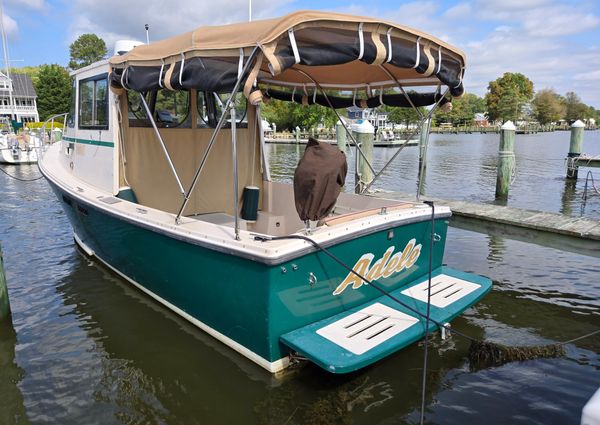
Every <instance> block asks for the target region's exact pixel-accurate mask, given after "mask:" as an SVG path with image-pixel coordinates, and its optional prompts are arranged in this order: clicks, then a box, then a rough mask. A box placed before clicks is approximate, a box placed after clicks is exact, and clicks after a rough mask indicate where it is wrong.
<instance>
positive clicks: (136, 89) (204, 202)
mask: <svg viewBox="0 0 600 425" xmlns="http://www.w3.org/2000/svg"><path fill="white" fill-rule="evenodd" d="M115 50H116V51H117V52H125V53H124V54H122V55H116V56H113V57H112V58H110V59H109V60H108V61H102V62H98V63H95V64H93V65H90V66H88V67H86V68H82V69H79V70H77V71H74V72H73V78H74V84H75V89H76V96H75V99H76V102H75V104H74V105H73V108H74V110H75V111H76V113H75V114H74V117H72V119H70V120H69V121H68V123H69V124H68V125H67V127H66V129H65V133H64V136H63V139H62V141H60V142H57V143H53V144H51V145H49V146H46V147H45V151H44V154H43V156H42V158H41V159H40V161H39V167H40V170H41V172H42V173H43V174H44V176H45V177H46V178H47V180H48V182H49V183H50V186H51V187H52V189H53V190H54V191H55V193H56V195H57V198H58V200H59V202H60V203H61V204H62V206H63V208H64V210H65V212H66V214H67V216H68V218H69V220H70V222H71V224H72V226H73V233H74V239H75V241H76V243H77V244H78V245H79V246H80V247H81V248H82V249H83V250H84V251H85V252H86V253H87V254H88V255H91V256H94V257H95V258H97V259H98V260H99V261H101V262H103V263H104V264H106V266H107V267H109V268H110V269H111V270H113V271H114V272H115V273H117V274H119V275H120V276H122V277H123V278H124V279H126V280H127V281H129V282H130V283H131V284H133V285H134V286H135V287H137V288H139V289H140V290H141V291H143V292H145V293H146V294H148V295H149V296H150V297H152V298H154V299H155V300H156V301H158V302H160V303H162V304H163V305H164V306H166V307H168V308H169V309H171V310H173V311H174V312H176V313H177V314H179V315H181V316H182V317H184V318H185V319H187V320H189V321H190V322H191V323H193V324H195V325H196V326H197V327H198V328H200V329H202V330H204V331H205V332H207V333H209V334H210V335H212V336H213V337H215V338H216V339H218V340H219V341H221V342H223V343H224V344H226V345H227V346H229V347H231V348H232V349H233V350H235V351H237V352H238V353H240V354H242V355H243V356H246V357H247V358H248V359H250V360H252V361H254V362H256V363H257V364H259V365H261V366H262V367H264V368H265V369H267V370H269V371H271V372H277V371H280V370H282V369H284V368H285V367H286V366H288V365H289V364H290V362H291V361H292V360H293V359H294V358H297V356H296V353H300V354H301V355H302V356H303V357H306V358H308V359H309V360H310V361H313V362H314V363H316V364H317V365H319V366H321V367H322V368H324V369H325V370H328V371H330V372H335V373H346V372H350V371H353V370H357V369H359V368H362V367H364V366H367V365H369V364H371V363H373V362H375V361H377V360H379V359H381V358H383V357H385V356H388V355H390V354H392V353H394V352H396V351H397V350H400V349H402V348H403V347H406V346H407V345H409V344H411V343H413V342H415V341H417V340H419V339H420V338H422V337H423V336H424V335H426V334H427V333H429V332H431V331H433V330H435V329H438V328H439V327H440V326H442V324H443V323H446V322H448V321H450V320H451V319H453V318H454V317H456V316H457V315H459V314H460V313H461V312H462V311H464V310H465V309H466V308H468V307H469V306H471V305H473V304H474V303H475V302H477V301H478V300H479V299H480V298H481V297H483V296H484V295H485V294H486V293H487V291H489V289H490V288H491V282H490V280H489V279H487V278H484V277H481V276H475V275H472V274H468V273H464V272H461V271H457V270H452V269H450V268H447V267H444V266H443V265H442V259H443V253H444V245H445V238H446V229H447V226H448V218H449V216H450V210H449V209H448V208H447V207H442V206H432V205H430V204H423V203H420V202H399V201H395V200H387V199H378V198H373V197H370V196H366V195H363V194H352V193H345V192H341V190H342V186H343V185H344V182H345V175H346V171H347V164H346V159H345V155H344V154H343V153H342V152H340V151H339V150H338V149H337V148H336V147H335V146H332V145H329V144H325V143H319V142H317V141H311V142H310V143H309V144H308V145H307V147H306V151H305V154H304V157H303V158H302V160H301V161H300V164H299V165H298V168H297V169H296V176H295V178H294V184H293V185H292V184H284V183H277V182H274V181H272V180H271V177H270V174H269V165H268V158H267V155H266V152H265V151H266V149H265V142H264V134H263V131H262V129H261V123H262V120H261V115H260V104H261V101H262V100H263V99H264V98H266V97H271V98H278V99H281V100H288V101H296V102H298V103H302V104H311V103H319V104H321V105H323V104H325V105H330V106H331V107H337V108H340V107H345V105H348V104H352V103H353V102H356V101H358V99H356V98H355V99H352V98H349V99H347V98H344V97H343V96H341V95H340V96H334V95H332V94H331V90H342V91H343V90H356V91H366V89H367V88H369V89H370V90H372V89H374V88H376V89H378V90H380V93H378V94H374V95H373V96H372V97H370V98H368V99H365V100H364V101H365V103H367V102H369V104H375V103H377V102H379V101H381V102H382V103H384V102H385V104H387V105H396V106H407V105H408V104H411V105H413V106H417V107H418V106H425V105H431V106H432V110H431V113H432V112H433V109H435V107H436V106H437V105H439V104H441V103H445V102H448V101H449V96H450V95H461V94H462V92H463V90H464V89H463V87H462V75H463V70H464V64H465V58H464V55H463V53H462V52H461V51H460V50H458V49H456V48H454V47H452V46H450V45H448V44H447V43H445V42H443V41H441V40H438V39H436V38H434V37H431V36H429V35H427V34H424V33H421V32H418V31H414V30H412V29H409V28H406V27H403V26H400V25H397V24H394V23H390V22H385V21H380V20H376V19H371V18H364V17H356V16H350V15H342V14H335V13H324V12H297V13H293V14H290V15H287V16H284V17H281V18H277V19H270V20H265V21H254V22H250V23H242V24H234V25H226V26H221V27H216V26H213V27H200V28H198V29H197V30H194V31H192V32H189V33H186V34H183V35H180V36H177V37H174V38H171V39H167V40H163V41H159V42H156V43H153V44H150V45H138V46H136V47H134V48H132V49H131V50H130V51H128V52H126V51H127V50H128V49H127V48H125V47H124V46H122V45H121V46H119V47H118V48H116V49H115ZM440 84H441V85H443V86H444V87H448V89H447V94H446V93H439V92H438V91H437V88H438V86H439V85H440ZM404 86H407V87H415V86H421V87H432V89H431V92H429V93H420V94H410V95H408V94H406V92H405V91H403V92H404V94H402V93H400V92H396V93H394V94H389V93H386V94H383V90H384V89H388V88H393V87H402V88H404ZM346 130H347V129H346ZM348 137H349V139H350V140H351V142H349V145H351V146H354V147H353V148H354V149H357V156H359V155H361V150H360V146H359V145H358V144H357V143H356V142H355V140H354V138H353V136H352V134H351V132H348ZM362 156H363V157H364V155H362ZM371 166H372V165H371ZM384 169H385V168H384ZM384 169H382V170H381V171H380V172H379V173H377V174H376V176H375V179H376V178H377V177H379V176H380V175H381V173H382V172H383V171H384ZM374 182H375V180H373V181H372V182H371V183H370V184H369V186H370V185H371V184H373V183H374ZM369 186H367V187H366V188H365V190H367V189H368V187H369ZM432 288H435V289H432Z"/></svg>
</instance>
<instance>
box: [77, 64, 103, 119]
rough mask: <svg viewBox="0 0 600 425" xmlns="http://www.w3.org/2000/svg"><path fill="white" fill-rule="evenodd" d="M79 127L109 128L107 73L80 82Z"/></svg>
mask: <svg viewBox="0 0 600 425" xmlns="http://www.w3.org/2000/svg"><path fill="white" fill-rule="evenodd" d="M79 128H81V129H97V130H106V129H108V80H107V74H103V75H101V76H97V77H92V78H88V79H86V80H82V81H80V82H79Z"/></svg>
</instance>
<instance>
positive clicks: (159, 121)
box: [127, 90, 191, 128]
mask: <svg viewBox="0 0 600 425" xmlns="http://www.w3.org/2000/svg"><path fill="white" fill-rule="evenodd" d="M144 99H146V103H147V104H148V108H150V111H152V112H153V116H154V121H155V122H156V126H157V127H165V128H173V127H178V128H190V127H191V117H190V95H189V92H187V91H171V90H159V91H157V92H156V91H155V92H149V93H146V94H145V95H144ZM127 102H128V104H129V111H128V116H129V126H130V127H151V126H152V124H151V123H150V120H149V119H148V115H147V114H146V109H145V108H144V104H143V103H142V100H141V95H140V94H139V93H137V92H134V91H128V92H127Z"/></svg>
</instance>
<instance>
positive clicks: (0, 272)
mask: <svg viewBox="0 0 600 425" xmlns="http://www.w3.org/2000/svg"><path fill="white" fill-rule="evenodd" d="M9 317H10V304H9V302H8V290H7V288H6V276H5V275H4V260H3V258H2V247H0V322H3V321H4V320H6V319H8V318H9Z"/></svg>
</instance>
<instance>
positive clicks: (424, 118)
mask: <svg viewBox="0 0 600 425" xmlns="http://www.w3.org/2000/svg"><path fill="white" fill-rule="evenodd" d="M379 67H380V68H381V69H382V70H383V71H384V72H385V73H386V74H387V75H388V76H389V77H390V78H391V79H392V80H393V81H394V82H395V83H396V85H397V86H398V88H399V89H400V91H401V92H402V94H403V95H404V97H405V98H406V100H407V101H408V103H409V104H410V105H411V107H412V108H413V109H414V110H415V112H416V113H417V114H418V115H419V117H420V120H419V123H418V124H417V128H416V129H415V130H414V131H413V132H411V133H409V135H408V136H407V140H410V139H411V138H412V137H414V136H416V135H417V133H420V132H421V131H422V130H423V128H425V129H426V132H427V134H426V135H425V139H424V140H425V151H427V144H428V143H429V130H430V126H429V125H427V126H425V123H426V122H428V121H429V120H430V119H431V117H432V116H433V113H434V112H435V111H436V109H437V108H438V107H439V104H440V102H441V101H442V99H443V98H444V97H445V96H446V94H448V91H449V90H450V89H449V88H446V90H445V91H444V93H443V94H442V95H441V96H440V98H439V99H438V100H437V101H436V102H435V103H434V104H433V107H432V108H431V110H430V111H429V112H428V114H427V115H423V114H422V113H421V111H420V110H419V108H417V107H416V106H415V104H414V103H413V101H412V100H411V98H410V96H409V95H408V93H406V90H405V89H404V87H403V86H402V84H401V83H400V81H398V80H397V79H396V78H395V77H394V76H393V75H392V74H391V73H390V72H389V71H388V70H387V69H386V68H385V66H383V65H380V66H379ZM291 69H293V70H294V71H296V72H298V73H299V74H302V75H303V76H305V77H306V78H308V79H310V80H311V81H312V82H313V84H314V85H315V88H317V89H319V90H320V91H321V93H322V94H323V96H324V97H325V100H327V103H328V104H329V107H330V108H331V109H332V110H333V112H334V113H335V115H336V117H337V118H338V120H339V121H340V122H341V123H342V125H343V126H344V129H345V130H346V134H347V135H348V137H349V138H350V140H351V141H352V145H353V146H354V147H356V150H357V151H358V153H357V155H358V154H360V155H361V157H362V158H363V160H364V161H365V164H367V166H368V167H369V168H370V169H371V171H372V172H373V174H374V176H373V179H372V180H371V181H370V182H369V183H367V184H366V186H365V187H364V188H363V189H362V191H361V194H362V193H365V192H367V191H368V190H369V189H370V188H371V186H372V185H373V183H375V181H376V180H377V179H378V178H379V177H380V176H381V175H382V174H383V173H384V171H385V170H386V169H387V168H388V167H389V165H390V164H391V163H392V162H393V161H394V159H396V157H397V156H398V155H399V154H400V152H402V150H403V149H404V148H405V147H406V144H403V145H401V146H400V147H399V148H398V150H397V151H396V152H395V153H394V155H392V157H391V158H390V159H389V160H388V162H386V163H385V165H384V166H383V167H382V168H381V170H379V171H375V169H374V168H373V165H372V164H371V163H370V161H369V160H368V159H367V157H366V156H365V154H364V153H363V151H362V150H361V149H360V145H359V143H358V142H357V141H356V139H355V138H354V135H353V134H352V132H351V131H350V130H349V129H348V127H347V126H346V123H345V122H344V121H343V120H342V119H341V117H340V115H339V114H338V112H337V110H336V109H335V108H334V107H333V104H332V103H331V101H330V100H329V97H328V96H327V93H326V92H325V90H324V89H323V87H322V86H321V84H319V83H318V82H317V81H316V80H315V79H314V78H313V77H311V76H310V75H309V74H308V73H307V72H306V71H303V70H301V69H297V68H291ZM423 165H424V162H423ZM423 165H421V169H420V170H419V176H418V181H417V200H418V199H419V196H420V192H421V185H422V181H421V179H422V176H423ZM360 184H361V182H357V184H356V186H355V189H356V188H358V187H359V185H360Z"/></svg>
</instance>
